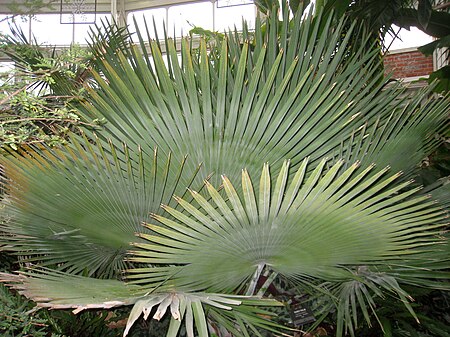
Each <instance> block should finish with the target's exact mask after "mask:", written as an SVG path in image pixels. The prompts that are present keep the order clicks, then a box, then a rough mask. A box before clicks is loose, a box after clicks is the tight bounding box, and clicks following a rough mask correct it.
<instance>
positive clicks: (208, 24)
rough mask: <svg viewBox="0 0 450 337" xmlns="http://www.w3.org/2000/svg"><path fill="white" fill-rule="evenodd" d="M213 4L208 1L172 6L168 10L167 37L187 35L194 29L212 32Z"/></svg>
mask: <svg viewBox="0 0 450 337" xmlns="http://www.w3.org/2000/svg"><path fill="white" fill-rule="evenodd" d="M212 6H213V4H212V3H211V2H209V1H207V2H200V3H192V4H187V5H179V6H173V7H170V8H169V25H168V27H169V35H173V31H174V27H175V34H176V36H181V35H184V36H186V35H189V31H190V30H191V29H192V28H194V27H195V26H196V27H201V28H203V29H208V30H213V7H212Z"/></svg>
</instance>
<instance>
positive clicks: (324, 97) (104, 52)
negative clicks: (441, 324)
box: [1, 6, 450, 337]
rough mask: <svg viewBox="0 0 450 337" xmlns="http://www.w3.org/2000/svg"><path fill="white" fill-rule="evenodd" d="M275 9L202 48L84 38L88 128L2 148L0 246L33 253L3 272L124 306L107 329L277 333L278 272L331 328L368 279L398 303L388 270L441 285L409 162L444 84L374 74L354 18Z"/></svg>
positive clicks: (438, 118) (437, 122)
mask: <svg viewBox="0 0 450 337" xmlns="http://www.w3.org/2000/svg"><path fill="white" fill-rule="evenodd" d="M282 12H283V13H282V14H283V20H282V21H280V22H279V21H278V13H277V12H276V11H273V12H272V13H270V14H269V16H268V17H267V18H266V21H265V22H264V25H263V23H262V22H261V21H260V20H259V19H258V20H257V23H256V29H255V31H254V32H249V31H248V30H247V29H246V28H244V30H243V31H242V32H240V33H237V32H229V33H228V34H226V36H225V37H224V38H223V39H220V38H219V39H217V41H215V43H214V45H207V44H206V42H205V41H202V40H200V42H199V45H198V46H194V44H193V42H192V41H191V40H187V39H182V40H181V41H180V42H181V48H180V49H177V44H176V41H174V40H172V39H169V38H165V41H164V42H165V43H164V46H162V45H161V44H160V42H159V41H151V40H150V39H149V40H150V42H149V44H147V43H146V42H145V37H144V36H143V35H142V34H141V32H139V31H137V32H136V34H137V37H138V39H139V41H140V44H139V45H133V44H128V43H123V41H119V40H120V39H119V38H118V37H117V36H115V37H114V39H108V43H103V45H102V40H101V39H100V40H96V41H94V43H93V45H95V46H96V48H94V50H101V53H100V52H99V53H97V54H95V55H94V60H95V61H94V62H95V68H96V70H95V71H94V70H93V78H94V82H95V83H94V84H92V82H91V84H90V86H89V87H88V88H87V90H88V92H89V95H88V98H87V99H86V101H84V102H83V103H82V104H81V105H79V106H77V109H78V112H79V114H80V115H81V116H82V118H84V119H86V120H93V119H97V120H99V121H102V122H104V127H103V129H102V130H101V131H99V132H93V131H89V130H86V131H85V132H84V133H82V134H74V135H72V138H71V142H70V145H68V146H66V147H63V148H58V149H49V148H42V147H40V148H38V147H29V148H24V149H22V150H21V151H19V152H12V153H11V155H9V156H5V157H3V158H2V164H3V165H4V166H5V167H6V170H7V174H8V177H9V180H8V182H7V188H8V192H9V199H10V201H11V203H10V204H9V205H7V207H6V211H5V212H6V214H7V215H8V217H9V218H10V220H9V221H8V222H5V223H4V224H3V225H2V228H1V229H2V231H3V233H4V234H3V238H2V240H3V243H4V245H3V248H4V249H9V250H12V251H14V252H16V253H17V254H19V255H20V256H22V257H23V258H24V259H25V261H27V262H29V266H30V267H29V268H28V269H27V270H25V271H23V272H21V273H19V274H17V275H11V274H2V276H1V279H2V280H3V281H4V282H8V283H9V284H11V285H12V286H13V287H14V288H16V289H19V290H20V291H21V292H22V293H23V294H24V295H26V296H27V297H29V298H31V299H33V300H34V301H36V302H37V303H38V305H39V306H42V307H46V308H51V309H67V308H71V309H73V310H74V312H75V313H78V312H80V311H82V310H85V309H90V308H113V307H116V306H122V305H133V308H132V310H131V313H130V316H129V320H128V324H127V326H126V328H125V331H124V335H127V334H128V332H129V330H130V328H131V326H132V325H133V323H134V322H135V321H136V320H137V319H138V318H139V317H140V316H141V315H143V316H144V318H145V319H147V318H148V317H149V315H152V317H153V318H155V319H158V320H159V319H160V318H161V317H162V316H164V315H165V314H166V312H168V311H170V315H171V321H170V325H169V329H168V331H167V336H176V335H177V334H178V333H179V331H180V327H181V325H182V323H183V322H184V324H185V331H186V333H187V336H189V337H191V336H194V335H198V336H200V337H204V336H208V335H209V334H210V333H211V334H212V333H214V334H216V335H224V334H225V333H231V334H232V335H233V336H251V335H256V336H261V334H260V332H259V331H260V329H265V330H269V331H274V332H276V331H280V329H282V327H281V326H280V325H279V324H278V323H276V320H274V317H273V314H272V312H273V310H270V308H268V307H271V306H279V305H282V303H280V302H279V301H277V300H276V299H274V298H271V297H270V296H268V295H265V290H266V288H267V286H268V284H269V283H270V282H273V281H274V280H276V279H282V280H287V281H288V282H290V283H292V284H294V285H295V286H296V287H297V289H299V291H306V289H308V291H310V290H311V289H313V290H314V291H316V292H320V293H321V294H325V295H327V296H328V297H329V299H330V301H329V304H328V305H326V306H322V314H323V313H327V312H331V311H334V310H337V317H338V331H337V334H338V335H342V334H343V333H345V332H350V333H353V331H354V329H355V328H356V327H357V325H358V320H357V314H356V313H357V312H358V311H361V312H362V313H363V315H364V317H365V318H366V319H367V320H370V315H369V314H370V312H371V311H373V312H375V307H374V305H373V298H374V297H376V296H384V294H388V295H393V296H396V297H398V298H399V300H401V301H403V302H404V303H405V305H406V306H407V307H408V308H409V309H411V306H410V305H409V301H410V298H409V295H408V294H407V293H406V292H405V291H404V290H403V289H402V287H401V284H414V285H421V286H434V287H439V288H442V289H447V288H448V284H447V283H444V282H442V281H440V278H441V279H444V278H445V277H447V275H446V274H444V270H445V268H446V267H447V264H446V263H442V261H446V259H447V258H445V256H446V254H445V247H446V241H445V238H444V237H443V236H444V235H443V233H442V232H443V229H444V226H445V221H446V220H445V219H446V214H445V212H444V210H443V209H442V208H441V207H440V206H439V205H438V204H436V202H435V200H433V199H431V198H430V196H429V195H423V194H420V188H419V187H417V186H415V185H414V183H413V181H412V180H411V178H412V177H413V175H414V172H415V170H416V168H417V165H418V163H419V162H420V160H421V159H422V158H423V157H424V156H425V155H426V154H427V153H429V152H430V151H432V150H433V149H434V148H435V147H436V146H437V145H439V142H440V140H439V138H438V137H436V136H435V135H436V134H437V133H439V132H441V131H443V130H444V129H445V127H446V125H445V121H446V118H447V115H448V109H449V104H450V102H449V99H448V97H440V98H435V97H430V95H429V91H428V90H427V89H424V90H422V91H420V92H419V93H416V94H415V95H414V96H411V95H408V94H407V92H405V90H404V88H403V87H402V86H401V85H400V84H396V83H388V79H385V78H384V77H383V74H380V72H379V69H380V62H381V61H380V59H379V56H378V50H377V49H376V48H374V49H373V51H371V52H368V51H367V46H365V45H364V46H362V45H361V46H356V45H352V44H350V43H349V41H350V40H351V39H350V36H352V35H353V36H354V34H359V35H360V36H361V41H364V36H365V35H364V32H363V31H362V30H361V29H359V28H358V26H356V25H353V26H351V27H350V29H349V26H348V25H347V24H346V23H345V21H344V20H342V21H341V22H340V24H338V25H337V26H335V25H332V24H331V22H332V20H331V18H327V17H322V16H321V15H317V16H315V17H313V16H308V17H304V18H302V16H301V15H300V14H297V15H295V16H294V17H293V18H292V19H291V20H289V12H288V9H287V6H283V10H282ZM300 12H301V11H299V13H300ZM344 26H345V34H343V31H344V30H343V27H344ZM147 31H148V30H147ZM115 39H116V40H117V41H115ZM367 39H368V40H369V38H367ZM99 45H101V46H102V47H101V48H98V46H99ZM163 47H164V52H163ZM263 274H264V275H266V277H265V278H264V279H265V280H266V282H265V284H264V285H263V286H262V287H261V282H262V280H263V278H262V275H263ZM262 283H264V282H262ZM302 289H303V290H302ZM411 311H412V309H411ZM412 313H413V312H412ZM168 315H169V314H168ZM286 331H287V330H285V332H286Z"/></svg>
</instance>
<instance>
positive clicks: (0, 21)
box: [0, 15, 30, 40]
mask: <svg viewBox="0 0 450 337" xmlns="http://www.w3.org/2000/svg"><path fill="white" fill-rule="evenodd" d="M12 22H14V23H15V24H16V25H17V26H18V28H20V29H21V30H22V31H23V33H24V34H25V36H26V37H27V39H28V40H29V36H28V34H29V24H30V23H29V18H28V17H26V16H24V17H22V16H15V17H14V18H13V17H12V16H10V15H0V33H2V34H7V35H8V34H11V30H10V29H9V24H10V23H12Z"/></svg>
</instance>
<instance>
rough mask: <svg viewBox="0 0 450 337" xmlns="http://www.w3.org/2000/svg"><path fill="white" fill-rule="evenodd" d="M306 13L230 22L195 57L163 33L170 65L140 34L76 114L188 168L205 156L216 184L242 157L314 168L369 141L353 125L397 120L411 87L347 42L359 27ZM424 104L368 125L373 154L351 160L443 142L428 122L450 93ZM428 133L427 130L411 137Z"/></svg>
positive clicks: (384, 158) (105, 66) (111, 62)
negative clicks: (239, 28)
mask: <svg viewBox="0 0 450 337" xmlns="http://www.w3.org/2000/svg"><path fill="white" fill-rule="evenodd" d="M285 15H288V14H286V13H285ZM273 17H274V18H275V19H276V17H275V16H273ZM286 17H287V16H286ZM275 19H274V20H275ZM301 20H302V19H301V16H300V15H297V16H295V18H294V19H293V21H292V22H293V23H292V24H290V25H288V24H287V23H285V24H284V25H278V22H277V21H276V20H275V21H274V22H271V21H270V20H269V21H268V22H267V24H266V30H265V31H264V32H263V31H261V30H256V31H255V33H254V35H253V36H250V35H248V39H250V38H251V40H245V39H244V40H243V41H242V39H241V36H239V34H231V33H230V34H228V36H227V38H225V39H223V40H219V41H217V45H216V46H213V47H211V48H212V50H211V52H210V53H209V54H208V53H207V52H206V50H207V46H206V43H205V42H204V41H201V42H200V46H199V52H198V55H199V57H197V54H195V53H196V52H195V51H194V52H192V50H191V46H190V42H189V41H188V40H184V39H182V40H181V51H180V52H181V61H180V60H179V58H178V51H177V48H176V41H173V40H171V39H166V41H167V43H166V46H165V50H166V53H167V59H168V60H170V63H169V65H170V66H169V68H167V66H166V64H167V62H165V60H164V57H163V52H162V51H161V49H160V45H159V43H157V42H150V51H151V54H149V53H148V52H147V47H146V45H145V44H144V43H143V42H142V45H141V48H140V49H139V48H138V47H136V46H132V47H130V48H125V49H123V50H122V51H119V52H117V49H116V48H114V50H111V51H110V52H108V53H107V55H108V57H103V58H100V57H99V58H98V59H97V63H96V68H98V69H100V72H99V74H97V75H95V78H96V80H97V82H98V87H96V88H95V90H91V91H90V94H91V97H90V99H89V100H88V102H87V103H86V105H85V106H84V107H82V108H81V111H80V113H81V114H82V115H83V116H84V117H85V118H86V119H88V120H91V119H99V120H104V121H106V124H105V131H106V132H107V134H108V135H109V136H110V137H111V138H112V139H113V142H114V143H115V142H117V143H120V142H121V139H127V142H128V143H129V145H130V143H133V144H136V146H137V145H140V146H142V148H143V149H144V150H145V151H151V149H152V148H153V147H154V146H157V147H158V149H159V150H160V152H162V153H164V154H168V153H169V152H170V153H172V155H173V156H174V159H175V160H177V161H181V160H182V157H183V156H184V155H186V154H189V156H190V157H191V158H193V160H192V161H190V162H189V163H187V167H188V169H189V167H190V165H193V164H194V163H198V162H202V163H203V166H202V169H201V174H199V175H198V179H199V180H198V181H199V182H200V180H201V179H202V178H204V177H205V176H208V175H210V174H211V173H213V174H214V176H213V177H212V180H211V182H212V183H215V184H218V183H220V174H222V173H226V174H227V175H228V176H229V177H230V178H233V179H234V178H237V177H239V174H240V170H241V169H242V165H241V163H246V167H247V169H248V170H249V172H257V171H258V170H259V168H260V167H261V166H262V165H263V164H264V163H265V162H269V163H270V164H271V166H272V169H273V170H274V172H278V170H280V169H281V165H282V163H283V161H284V160H285V159H287V158H290V160H291V162H292V165H293V166H294V167H296V166H297V165H299V164H300V162H301V161H302V160H303V158H305V157H308V156H309V157H310V162H311V164H310V168H311V169H312V168H314V167H315V166H316V165H318V164H319V163H320V160H321V159H322V158H323V157H324V156H334V155H335V154H336V153H337V151H339V149H340V148H341V143H343V142H344V144H345V148H346V149H354V148H357V147H358V146H359V147H361V148H364V146H361V145H360V144H359V143H358V142H359V140H355V138H358V137H356V136H355V130H359V129H360V128H362V127H363V126H364V125H367V128H366V129H367V130H372V127H373V128H377V121H382V125H386V124H389V125H391V124H390V123H389V119H391V120H392V119H397V118H398V117H397V115H394V114H397V111H398V110H399V106H400V105H401V104H403V103H404V102H405V101H406V100H407V98H405V97H404V96H402V95H403V90H402V89H401V87H400V86H399V85H390V86H386V83H387V80H384V79H382V78H381V76H380V74H379V70H378V69H379V62H380V60H379V57H378V55H377V50H376V49H374V50H373V51H372V52H371V53H367V48H366V46H365V45H361V46H360V48H358V47H355V46H353V45H351V44H350V42H349V39H350V36H351V35H352V34H362V33H361V32H360V31H359V30H358V27H355V26H354V27H351V28H350V31H349V32H348V34H347V35H346V37H345V38H344V39H342V38H341V37H342V32H343V29H344V28H343V25H344V22H341V23H340V24H339V25H338V26H337V27H334V26H332V24H331V21H332V20H331V18H330V19H328V20H326V21H325V19H324V18H323V19H321V18H320V17H319V18H316V19H312V18H306V19H305V20H303V21H301ZM272 21H273V20H272ZM284 22H287V20H286V19H285V20H284ZM140 34H141V33H140V32H138V35H140ZM245 35H246V34H245V30H244V36H245ZM279 36H280V38H278V37H279ZM142 41H143V40H142ZM114 45H120V43H115V44H114ZM140 50H144V51H145V52H140ZM100 74H101V75H100ZM97 89H100V90H97ZM423 95H425V93H423ZM417 97H422V95H420V96H417ZM418 103H419V98H417V99H416V100H415V101H414V102H413V103H411V104H407V105H406V107H405V108H404V109H403V111H402V110H400V111H399V116H401V117H399V118H401V122H399V123H397V124H394V123H393V124H392V125H393V126H394V127H395V129H394V130H391V128H387V129H386V128H385V129H386V130H385V132H384V134H383V135H380V136H373V135H372V133H370V134H369V137H368V136H367V134H363V133H361V138H364V139H371V137H380V139H381V141H382V142H375V141H374V142H369V141H367V142H366V143H367V144H369V143H370V144H371V149H370V153H369V154H365V153H363V152H358V151H357V152H356V154H353V155H352V158H351V161H352V162H353V161H355V160H361V159H364V158H362V157H367V164H366V165H370V164H371V163H372V162H373V161H374V160H375V159H376V162H378V161H379V162H380V164H382V165H383V166H385V165H395V169H396V170H410V169H411V168H413V167H415V165H416V164H417V160H420V159H421V157H420V156H419V154H421V153H424V152H427V151H429V150H430V149H433V148H434V147H435V146H436V144H435V143H436V142H435V141H432V140H433V138H432V137H431V135H430V134H429V132H430V131H431V130H434V129H435V128H436V125H440V124H439V123H442V122H443V121H444V120H445V118H446V114H445V113H443V111H445V110H446V109H448V100H444V101H443V102H441V103H433V104H432V105H431V106H430V107H426V108H422V107H421V106H420V105H419V104H418ZM429 113H431V115H432V118H430V119H429V120H428V118H425V117H424V116H427V115H428V114H429ZM393 115H394V116H395V117H393ZM409 116H413V117H414V118H415V119H416V120H417V121H419V120H420V126H419V125H418V124H417V123H414V124H413V127H414V128H415V129H417V128H420V132H416V130H415V129H413V128H412V127H409V130H410V131H411V132H410V135H409V136H408V135H406V134H405V132H407V129H408V128H405V130H404V131H403V132H400V133H398V130H400V129H401V128H402V127H403V126H405V123H406V122H405V121H406V120H407V118H408V117H409ZM378 124H379V123H378ZM369 128H370V129H369ZM376 134H377V135H378V131H377V132H376ZM424 134H425V136H426V137H428V138H427V139H429V140H428V141H426V142H425V143H424V142H422V141H420V142H416V140H417V137H419V136H422V135H424ZM399 142H400V143H399ZM405 142H406V144H404V143H405ZM386 144H388V145H386ZM400 146H402V147H405V151H407V152H408V153H411V152H414V153H417V154H418V155H417V158H416V157H415V158H414V160H411V161H401V162H399V161H397V160H396V158H395V156H394V155H393V153H394V151H395V150H397V149H398V148H399V147H400ZM406 148H407V149H408V150H406ZM340 152H345V154H344V155H347V154H348V153H349V151H347V150H341V151H340ZM348 155H350V154H348ZM230 157H232V158H234V160H227V158H230ZM192 170H193V168H192Z"/></svg>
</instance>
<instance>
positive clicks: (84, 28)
mask: <svg viewBox="0 0 450 337" xmlns="http://www.w3.org/2000/svg"><path fill="white" fill-rule="evenodd" d="M96 17H97V18H96V20H97V21H96V24H97V26H99V27H101V26H102V22H104V23H105V24H106V23H107V22H111V14H104V13H97V15H96ZM91 27H92V28H93V29H94V32H95V31H96V29H95V25H94V24H90V25H88V24H76V25H75V36H74V40H73V42H74V43H78V44H86V40H87V41H90V38H89V32H90V31H91Z"/></svg>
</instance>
